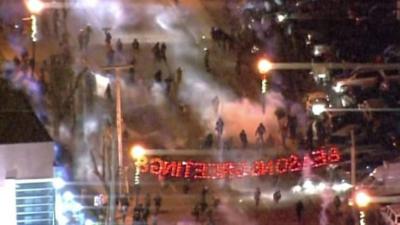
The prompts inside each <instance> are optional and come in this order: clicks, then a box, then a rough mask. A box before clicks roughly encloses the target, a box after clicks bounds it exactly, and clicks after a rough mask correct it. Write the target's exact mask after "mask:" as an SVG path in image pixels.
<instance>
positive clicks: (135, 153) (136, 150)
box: [130, 145, 146, 162]
mask: <svg viewBox="0 0 400 225" xmlns="http://www.w3.org/2000/svg"><path fill="white" fill-rule="evenodd" d="M145 151H146V150H145V149H144V148H143V147H142V146H140V145H135V146H133V147H132V148H131V151H130V153H131V156H132V158H133V159H134V160H136V162H138V161H140V160H141V159H142V158H143V157H144V156H145V153H146V152H145Z"/></svg>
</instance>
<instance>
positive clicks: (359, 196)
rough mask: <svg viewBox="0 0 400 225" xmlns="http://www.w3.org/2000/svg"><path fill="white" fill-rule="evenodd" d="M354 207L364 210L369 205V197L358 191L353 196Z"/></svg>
mask: <svg viewBox="0 0 400 225" xmlns="http://www.w3.org/2000/svg"><path fill="white" fill-rule="evenodd" d="M354 201H355V203H356V205H357V206H358V207H360V208H365V207H367V206H368V205H369V204H370V203H371V196H369V194H368V193H366V192H364V191H359V192H357V193H356V194H355V196H354Z"/></svg>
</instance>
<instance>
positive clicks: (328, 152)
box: [141, 147, 340, 179]
mask: <svg viewBox="0 0 400 225" xmlns="http://www.w3.org/2000/svg"><path fill="white" fill-rule="evenodd" d="M339 160H340V152H339V150H338V149H337V148H336V147H330V148H323V149H319V150H317V151H313V152H311V153H310V154H307V155H305V156H298V155H294V154H292V155H289V156H287V157H280V158H276V159H271V160H267V161H262V160H258V161H253V162H248V161H243V162H199V161H192V160H189V161H166V160H162V159H161V158H152V159H150V160H149V162H148V163H146V164H145V165H142V166H141V172H142V173H151V174H153V175H156V176H168V177H176V178H191V179H225V178H239V177H247V176H264V175H278V174H285V173H291V172H298V171H301V170H303V168H307V167H310V168H318V167H322V166H326V165H328V164H332V163H336V162H338V161H339Z"/></svg>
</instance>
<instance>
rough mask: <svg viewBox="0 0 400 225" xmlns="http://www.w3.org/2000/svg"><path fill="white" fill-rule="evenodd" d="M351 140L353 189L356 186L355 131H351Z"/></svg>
mask: <svg viewBox="0 0 400 225" xmlns="http://www.w3.org/2000/svg"><path fill="white" fill-rule="evenodd" d="M350 138H351V149H350V157H351V185H352V186H353V188H354V187H355V186H356V183H357V180H356V168H357V167H356V165H357V162H356V141H355V137H354V129H351V131H350Z"/></svg>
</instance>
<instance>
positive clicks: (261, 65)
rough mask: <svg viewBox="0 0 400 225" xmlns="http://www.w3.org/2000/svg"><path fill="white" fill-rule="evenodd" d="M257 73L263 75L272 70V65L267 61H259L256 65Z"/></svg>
mask: <svg viewBox="0 0 400 225" xmlns="http://www.w3.org/2000/svg"><path fill="white" fill-rule="evenodd" d="M257 69H258V72H259V73H260V74H262V75H265V74H266V73H268V72H269V71H270V70H271V69H272V63H271V62H270V61H269V60H268V59H264V58H262V59H260V60H258V63H257Z"/></svg>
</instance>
